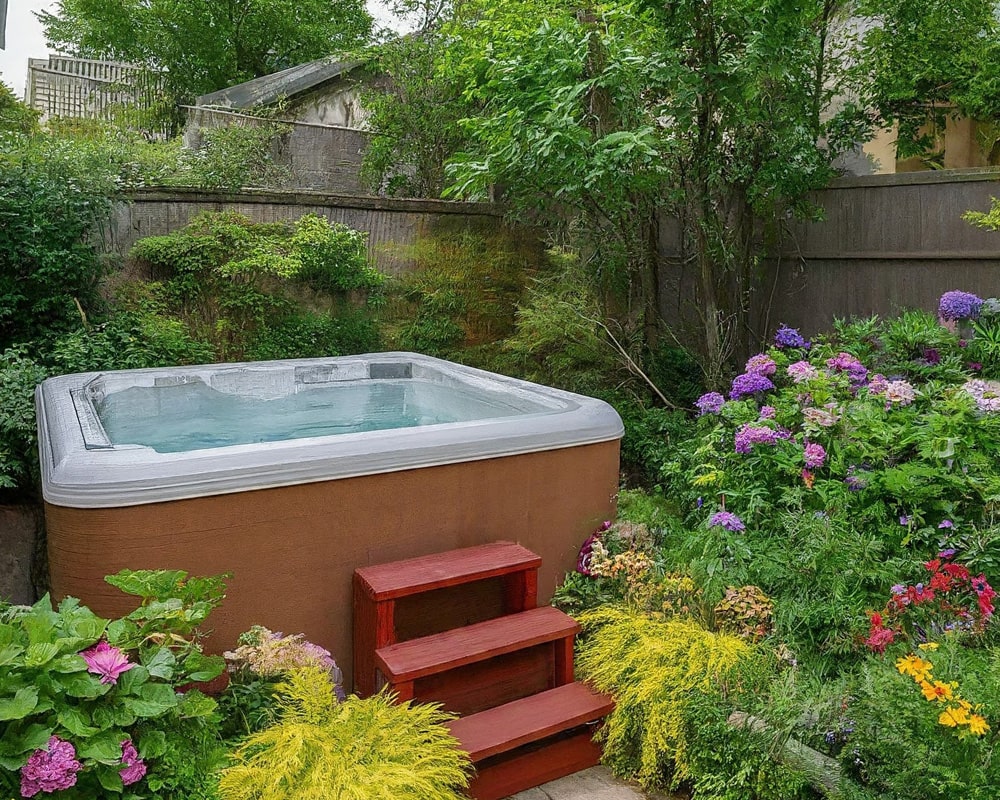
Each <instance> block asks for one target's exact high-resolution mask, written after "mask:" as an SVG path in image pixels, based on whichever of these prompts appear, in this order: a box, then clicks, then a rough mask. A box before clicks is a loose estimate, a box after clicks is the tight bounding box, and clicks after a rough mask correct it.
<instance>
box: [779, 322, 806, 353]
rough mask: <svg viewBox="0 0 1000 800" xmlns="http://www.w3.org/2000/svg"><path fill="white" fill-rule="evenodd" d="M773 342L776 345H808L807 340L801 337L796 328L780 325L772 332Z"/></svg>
mask: <svg viewBox="0 0 1000 800" xmlns="http://www.w3.org/2000/svg"><path fill="white" fill-rule="evenodd" d="M774 343H775V344H776V345H777V346H778V347H809V342H807V341H806V340H805V339H803V338H802V334H800V333H799V332H798V330H797V329H796V328H789V327H788V326H787V325H784V324H783V325H781V326H780V327H779V328H778V331H777V333H775V334H774Z"/></svg>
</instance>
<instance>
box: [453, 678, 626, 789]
mask: <svg viewBox="0 0 1000 800" xmlns="http://www.w3.org/2000/svg"><path fill="white" fill-rule="evenodd" d="M613 707H614V703H613V702H612V700H611V698H609V697H607V696H606V695H603V694H600V693H599V692H596V691H594V690H593V689H591V688H590V687H589V686H587V685H586V684H583V683H569V684H566V685H565V686H559V687H556V688H555V689H550V690H549V691H546V692H541V693H540V694H536V695H532V696H530V697H525V698H523V699H521V700H515V701H513V702H511V703H507V704H506V705H503V706H498V707H497V708H491V709H488V710H486V711H481V712H480V713H478V714H472V715H470V716H467V717H462V718H460V719H457V720H453V721H452V722H450V723H448V726H449V728H450V729H451V733H452V735H453V736H454V737H455V738H456V739H458V741H459V746H460V747H461V748H462V749H463V750H465V751H466V752H467V753H468V754H469V756H470V758H471V759H472V761H473V762H474V763H475V764H476V769H477V772H476V775H475V776H474V778H473V779H472V781H471V782H470V785H469V794H470V795H471V796H472V797H474V798H476V800H498V798H502V797H507V796H508V795H511V794H514V793H515V792H520V791H523V790H524V789H530V788H532V787H534V786H539V785H540V784H543V783H547V782H548V781H551V780H555V779H556V778H561V777H563V776H565V775H570V774H572V773H574V772H578V771H580V770H581V769H586V768H587V767H592V766H594V765H595V764H597V763H598V762H599V761H600V757H601V753H600V748H599V747H598V746H597V745H596V744H595V743H594V742H593V740H592V739H593V726H592V725H591V724H590V723H596V722H597V721H599V720H601V719H603V718H604V717H605V716H607V715H608V714H609V713H610V712H611V710H612V708H613Z"/></svg>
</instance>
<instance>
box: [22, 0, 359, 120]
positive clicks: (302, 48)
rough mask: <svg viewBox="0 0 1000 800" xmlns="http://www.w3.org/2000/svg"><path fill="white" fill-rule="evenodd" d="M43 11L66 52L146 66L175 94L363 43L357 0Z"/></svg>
mask: <svg viewBox="0 0 1000 800" xmlns="http://www.w3.org/2000/svg"><path fill="white" fill-rule="evenodd" d="M39 19H41V21H42V25H43V27H44V29H45V36H46V39H47V40H48V42H49V44H50V45H51V46H53V47H54V48H55V49H57V50H59V51H61V52H67V53H71V54H73V55H79V56H83V57H86V58H106V59H111V60H115V61H124V62H128V63H132V64H137V65H140V66H143V67H147V68H148V69H149V70H151V71H152V72H154V73H156V74H157V75H161V76H162V79H163V81H164V83H165V84H166V87H167V90H168V92H169V93H170V94H171V95H172V97H173V98H174V99H175V101H177V102H188V101H190V100H193V99H194V98H195V97H197V96H198V95H201V94H206V93H209V92H213V91H215V90H217V89H223V88H225V87H227V86H231V85H233V84H237V83H241V82H243V81H245V80H249V79H251V78H255V77H259V76H261V75H269V74H271V73H273V72H278V71H279V70H283V69H287V68H288V67H293V66H296V65H298V64H302V63H305V62H307V61H312V60H314V59H318V58H322V57H324V56H327V55H329V54H330V53H335V52H343V51H344V50H348V49H350V48H352V47H355V46H357V45H360V44H362V43H363V42H364V41H365V40H366V39H367V37H368V35H369V32H370V30H371V17H370V16H369V15H368V13H367V11H366V10H365V7H364V4H363V3H361V2H358V0H295V2H289V0H272V1H271V2H268V3H258V4H251V5H247V6H243V7H241V8H240V9H239V11H238V12H236V11H234V10H233V9H232V8H230V7H229V6H227V5H226V4H220V3H216V2H212V1H211V0H185V1H184V2H172V0H151V1H150V2H143V1H142V0H113V2H105V0H61V2H60V3H59V4H58V6H57V7H56V9H55V13H49V12H41V13H40V14H39Z"/></svg>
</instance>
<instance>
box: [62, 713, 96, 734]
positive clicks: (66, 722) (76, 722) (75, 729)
mask: <svg viewBox="0 0 1000 800" xmlns="http://www.w3.org/2000/svg"><path fill="white" fill-rule="evenodd" d="M56 719H57V720H59V724H60V725H62V726H63V727H64V728H65V729H66V730H68V731H69V732H70V733H72V734H73V735H74V736H93V735H94V734H96V733H98V732H99V730H100V729H99V728H95V727H94V726H93V725H91V724H90V718H89V717H88V716H87V714H86V713H85V712H84V711H83V710H82V709H80V708H75V707H68V708H63V709H62V710H61V711H60V712H59V713H58V714H57V715H56Z"/></svg>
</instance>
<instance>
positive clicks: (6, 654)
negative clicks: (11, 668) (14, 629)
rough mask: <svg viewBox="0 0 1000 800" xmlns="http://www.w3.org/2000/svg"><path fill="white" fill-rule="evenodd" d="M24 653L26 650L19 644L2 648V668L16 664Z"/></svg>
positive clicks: (0, 665)
mask: <svg viewBox="0 0 1000 800" xmlns="http://www.w3.org/2000/svg"><path fill="white" fill-rule="evenodd" d="M23 652H24V648H23V647H21V645H19V644H8V645H5V646H4V647H0V667H6V666H8V665H10V664H14V663H16V662H17V660H18V656H19V655H21V653H23Z"/></svg>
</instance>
